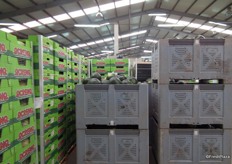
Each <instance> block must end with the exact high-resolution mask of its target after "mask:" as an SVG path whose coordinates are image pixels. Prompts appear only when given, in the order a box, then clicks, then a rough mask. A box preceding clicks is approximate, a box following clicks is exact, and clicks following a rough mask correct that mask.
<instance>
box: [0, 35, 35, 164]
mask: <svg viewBox="0 0 232 164" xmlns="http://www.w3.org/2000/svg"><path fill="white" fill-rule="evenodd" d="M0 51H1V53H0V110H1V112H0V131H1V136H0V145H1V146H0V157H1V158H0V163H15V162H16V163H17V162H19V163H20V162H24V161H26V160H27V161H30V162H31V163H35V162H36V161H35V158H36V157H35V156H36V152H35V150H36V141H35V139H36V138H35V112H34V100H33V83H32V75H33V72H32V48H31V43H30V42H27V41H25V42H21V41H19V40H18V39H17V38H16V36H13V35H11V34H6V33H3V32H0Z"/></svg>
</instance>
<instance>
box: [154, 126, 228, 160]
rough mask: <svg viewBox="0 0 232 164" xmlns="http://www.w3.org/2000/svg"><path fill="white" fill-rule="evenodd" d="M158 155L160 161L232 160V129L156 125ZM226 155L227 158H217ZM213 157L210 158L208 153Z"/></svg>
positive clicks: (156, 152)
mask: <svg viewBox="0 0 232 164" xmlns="http://www.w3.org/2000/svg"><path fill="white" fill-rule="evenodd" d="M155 130H156V131H157V132H155V133H156V134H157V135H158V138H156V139H157V141H156V142H155V143H158V145H156V148H158V149H157V151H155V154H156V155H155V157H156V159H157V161H159V163H160V164H177V163H178V164H187V163H188V164H196V163H197V164H200V163H204V164H212V163H215V164H230V162H231V158H228V156H230V157H231V147H230V146H228V145H231V130H223V129H155ZM217 155H224V156H227V158H224V159H223V158H215V156H217ZM210 156H211V157H212V158H209V157H210ZM213 156H214V157H213Z"/></svg>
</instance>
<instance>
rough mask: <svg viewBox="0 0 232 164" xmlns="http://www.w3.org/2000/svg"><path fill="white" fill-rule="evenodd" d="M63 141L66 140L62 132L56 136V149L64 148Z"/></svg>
mask: <svg viewBox="0 0 232 164" xmlns="http://www.w3.org/2000/svg"><path fill="white" fill-rule="evenodd" d="M65 142H66V135H65V134H62V135H60V136H59V137H58V146H57V149H58V150H61V149H62V150H64V149H63V148H64V146H65Z"/></svg>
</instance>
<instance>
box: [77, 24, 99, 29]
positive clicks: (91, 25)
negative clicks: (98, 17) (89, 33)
mask: <svg viewBox="0 0 232 164" xmlns="http://www.w3.org/2000/svg"><path fill="white" fill-rule="evenodd" d="M74 26H75V27H91V28H96V27H100V25H98V24H75V25H74Z"/></svg>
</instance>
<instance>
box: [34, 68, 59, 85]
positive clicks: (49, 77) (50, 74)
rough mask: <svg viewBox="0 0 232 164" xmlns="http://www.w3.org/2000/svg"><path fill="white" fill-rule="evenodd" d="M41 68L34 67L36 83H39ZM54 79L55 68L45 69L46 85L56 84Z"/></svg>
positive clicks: (44, 78)
mask: <svg viewBox="0 0 232 164" xmlns="http://www.w3.org/2000/svg"><path fill="white" fill-rule="evenodd" d="M39 76H40V75H39V70H38V69H34V79H35V85H39V80H41V79H40V77H39ZM54 79H55V72H54V70H53V69H47V68H45V69H43V83H44V85H47V84H51V85H54Z"/></svg>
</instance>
